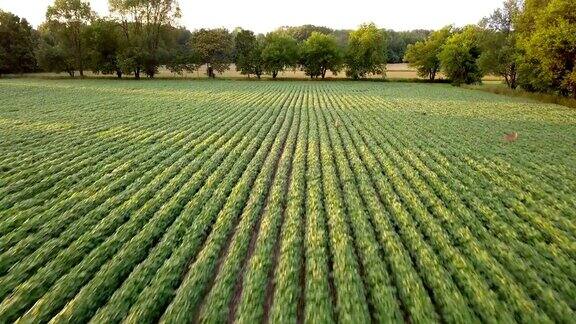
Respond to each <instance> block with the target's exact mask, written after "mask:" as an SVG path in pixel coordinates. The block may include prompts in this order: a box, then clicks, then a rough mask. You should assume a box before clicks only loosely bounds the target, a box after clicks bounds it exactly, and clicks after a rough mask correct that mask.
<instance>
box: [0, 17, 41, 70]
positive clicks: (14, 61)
mask: <svg viewBox="0 0 576 324" xmlns="http://www.w3.org/2000/svg"><path fill="white" fill-rule="evenodd" d="M35 43H36V35H35V32H34V30H33V29H32V27H31V26H30V24H29V23H28V22H27V21H26V19H21V18H20V17H18V16H16V15H13V14H12V13H9V12H4V11H2V10H0V76H1V75H2V74H8V73H24V72H30V71H33V70H34V69H36V57H35V55H34V48H35Z"/></svg>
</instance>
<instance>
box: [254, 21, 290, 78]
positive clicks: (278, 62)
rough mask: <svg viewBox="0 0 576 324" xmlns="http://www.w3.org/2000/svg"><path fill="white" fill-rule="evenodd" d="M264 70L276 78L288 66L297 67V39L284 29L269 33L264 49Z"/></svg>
mask: <svg viewBox="0 0 576 324" xmlns="http://www.w3.org/2000/svg"><path fill="white" fill-rule="evenodd" d="M262 61H263V64H264V70H265V71H266V72H268V73H270V74H271V75H272V78H274V79H275V78H276V76H278V73H279V72H281V71H284V69H286V68H288V67H295V66H296V63H297V61H298V45H297V44H296V40H295V39H294V38H293V37H292V36H290V35H288V34H287V33H285V32H282V31H276V32H272V33H268V34H267V35H266V39H265V41H264V48H263V49H262Z"/></svg>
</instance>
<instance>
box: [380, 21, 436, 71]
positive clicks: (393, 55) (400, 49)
mask: <svg viewBox="0 0 576 324" xmlns="http://www.w3.org/2000/svg"><path fill="white" fill-rule="evenodd" d="M431 32H432V31H430V30H424V29H415V30H411V31H400V32H397V31H394V30H391V29H389V30H386V39H387V40H386V44H387V48H388V52H387V55H386V57H387V59H388V63H402V62H404V56H405V55H406V50H407V47H408V46H410V45H411V44H415V43H416V42H422V41H424V40H425V39H426V38H427V37H428V36H429V35H430V33H431Z"/></svg>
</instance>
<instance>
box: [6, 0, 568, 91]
mask: <svg viewBox="0 0 576 324" xmlns="http://www.w3.org/2000/svg"><path fill="white" fill-rule="evenodd" d="M109 9H110V16H108V17H98V15H96V14H95V13H94V12H93V11H92V9H91V8H90V5H89V3H86V2H84V1H82V0H55V1H54V3H53V4H52V5H51V6H49V8H48V10H47V12H46V21H45V22H44V23H43V24H42V25H41V26H39V28H38V30H34V29H33V28H32V27H31V26H30V25H29V24H28V22H26V20H25V19H21V18H19V17H17V16H15V15H13V14H11V13H7V12H1V11H0V74H7V73H24V72H30V71H38V70H41V71H50V72H66V73H68V74H70V75H71V76H74V75H75V74H76V73H79V74H80V75H83V74H84V71H86V70H90V71H92V72H94V73H100V74H115V75H116V76H117V77H119V78H121V77H123V76H124V75H131V76H134V77H135V78H140V77H141V75H145V76H147V77H150V78H152V77H154V75H155V74H156V73H158V71H159V68H160V67H165V68H167V69H168V70H170V71H171V72H173V73H178V74H182V73H184V72H187V71H188V72H192V71H196V70H198V69H199V68H200V67H201V66H206V67H207V74H208V75H209V76H211V77H215V76H216V73H222V72H224V71H225V70H227V69H228V68H229V67H230V64H232V63H234V64H235V66H236V69H237V70H238V71H240V72H241V73H242V74H245V75H248V76H251V75H253V76H256V77H258V78H260V77H261V76H262V75H264V74H267V75H271V76H272V77H273V78H275V77H276V76H277V75H278V74H279V73H280V72H282V71H284V70H286V69H302V70H303V71H305V73H306V74H307V75H309V76H310V77H311V78H324V77H326V75H327V73H328V72H330V73H334V74H337V73H340V72H344V73H345V74H346V75H347V76H348V77H350V78H353V79H360V78H364V77H366V76H369V75H378V74H382V75H384V74H385V69H386V63H391V62H393V63H396V62H402V61H404V62H408V63H409V64H410V65H411V66H413V67H415V68H416V69H417V71H418V74H419V75H420V76H421V77H425V78H428V79H429V80H431V81H433V80H435V79H436V78H437V77H438V75H439V73H442V75H443V76H444V77H446V78H448V79H449V80H451V82H453V83H454V84H463V83H467V84H470V83H479V82H481V79H482V77H483V76H484V75H487V74H492V75H497V76H501V77H502V78H503V79H504V81H505V82H506V84H507V85H508V86H509V87H510V88H516V87H518V86H520V87H522V88H523V89H525V90H528V91H542V92H555V93H559V94H562V95H565V96H569V95H571V96H576V70H575V69H574V66H575V64H576V63H575V62H576V37H575V35H576V1H573V0H524V1H522V0H505V1H504V4H503V6H502V8H499V9H497V10H495V11H494V13H493V14H492V15H490V16H489V17H486V18H484V19H482V21H481V22H479V23H478V24H476V25H469V26H465V27H463V28H455V27H453V26H447V27H445V28H442V29H440V30H437V31H433V32H431V31H427V30H413V31H407V32H396V31H392V30H382V29H378V28H377V27H376V26H375V25H374V24H364V25H361V26H359V28H358V29H356V30H352V31H349V30H332V29H330V28H326V27H321V26H313V25H304V26H298V27H281V28H278V29H277V30H276V31H273V32H270V33H268V34H265V35H264V34H256V33H254V32H252V31H250V30H244V29H240V28H237V29H235V30H233V31H229V30H227V29H223V28H220V29H199V30H195V31H189V30H188V29H186V28H184V27H181V26H178V24H177V21H178V19H179V18H180V16H181V12H180V9H179V7H178V3H177V1H176V0H138V1H134V0H109Z"/></svg>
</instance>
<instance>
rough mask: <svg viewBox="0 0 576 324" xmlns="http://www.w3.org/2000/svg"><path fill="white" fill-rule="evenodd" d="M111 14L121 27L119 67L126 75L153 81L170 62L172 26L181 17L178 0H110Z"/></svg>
mask: <svg viewBox="0 0 576 324" xmlns="http://www.w3.org/2000/svg"><path fill="white" fill-rule="evenodd" d="M109 8H110V13H111V14H112V15H113V16H114V17H115V18H116V19H117V20H118V21H119V24H120V26H121V28H122V36H123V40H122V43H123V44H124V46H123V50H122V53H121V55H120V65H121V66H122V68H123V70H125V71H126V72H132V73H134V76H135V77H136V78H140V74H141V72H144V73H146V75H147V76H148V77H150V78H152V77H154V75H155V74H156V73H157V71H158V67H159V66H160V65H161V64H163V63H166V62H167V61H168V59H169V49H170V43H169V41H170V40H171V39H172V38H171V37H170V31H171V27H172V26H173V25H174V24H175V21H176V19H178V18H179V17H180V7H179V6H178V2H177V1H176V0H109Z"/></svg>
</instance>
